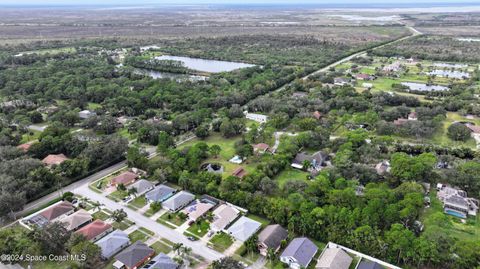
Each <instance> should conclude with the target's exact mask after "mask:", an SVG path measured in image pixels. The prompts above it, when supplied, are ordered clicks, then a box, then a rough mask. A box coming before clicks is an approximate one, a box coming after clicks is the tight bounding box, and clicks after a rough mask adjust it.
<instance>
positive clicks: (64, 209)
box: [40, 201, 75, 221]
mask: <svg viewBox="0 0 480 269" xmlns="http://www.w3.org/2000/svg"><path fill="white" fill-rule="evenodd" d="M74 210H75V208H74V207H73V205H72V203H70V202H66V201H61V202H58V203H57V204H55V205H53V206H51V207H48V208H47V209H45V210H44V211H42V212H41V213H40V215H42V216H43V217H45V218H46V219H47V220H48V221H52V220H54V219H56V218H58V217H60V216H63V215H69V214H72V213H73V211H74Z"/></svg>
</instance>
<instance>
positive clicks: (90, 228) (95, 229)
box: [75, 219, 113, 242]
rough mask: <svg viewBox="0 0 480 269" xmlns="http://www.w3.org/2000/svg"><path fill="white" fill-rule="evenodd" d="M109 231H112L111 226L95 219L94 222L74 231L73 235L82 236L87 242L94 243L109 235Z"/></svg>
mask: <svg viewBox="0 0 480 269" xmlns="http://www.w3.org/2000/svg"><path fill="white" fill-rule="evenodd" d="M111 231H113V227H112V225H110V224H108V223H105V222H103V221H102V220H99V219H97V220H95V221H94V222H92V223H90V224H88V225H87V226H85V227H83V228H81V229H80V230H78V231H76V232H75V233H77V234H82V235H83V236H85V238H87V240H90V241H92V242H95V241H97V240H98V239H100V238H102V237H104V236H105V235H107V234H108V233H110V232H111Z"/></svg>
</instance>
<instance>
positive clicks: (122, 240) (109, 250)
mask: <svg viewBox="0 0 480 269" xmlns="http://www.w3.org/2000/svg"><path fill="white" fill-rule="evenodd" d="M95 244H96V245H97V246H99V247H100V249H101V250H102V258H103V259H105V260H108V259H110V258H111V257H112V256H113V255H115V254H116V253H118V252H119V251H120V250H122V249H124V248H126V247H127V246H128V245H130V238H128V235H127V234H126V233H125V232H123V231H120V230H115V231H113V232H111V233H109V234H107V235H106V236H105V237H103V238H102V239H100V240H98V241H97V242H96V243H95Z"/></svg>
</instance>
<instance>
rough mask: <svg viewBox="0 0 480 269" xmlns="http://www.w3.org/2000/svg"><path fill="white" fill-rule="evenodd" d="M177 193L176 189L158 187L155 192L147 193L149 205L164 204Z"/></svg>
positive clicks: (163, 186)
mask: <svg viewBox="0 0 480 269" xmlns="http://www.w3.org/2000/svg"><path fill="white" fill-rule="evenodd" d="M175 192H176V190H175V189H174V188H170V187H168V186H166V185H163V184H162V185H159V186H156V187H155V188H154V189H153V190H151V191H149V192H147V194H145V198H146V199H147V201H148V202H149V203H152V202H160V203H161V202H163V201H165V200H167V199H168V198H170V197H172V196H173V194H174V193H175Z"/></svg>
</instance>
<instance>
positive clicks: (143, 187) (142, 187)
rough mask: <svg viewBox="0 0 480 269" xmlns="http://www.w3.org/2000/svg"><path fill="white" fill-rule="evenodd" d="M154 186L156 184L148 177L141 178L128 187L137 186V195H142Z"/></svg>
mask: <svg viewBox="0 0 480 269" xmlns="http://www.w3.org/2000/svg"><path fill="white" fill-rule="evenodd" d="M153 187H155V185H154V184H153V183H152V182H150V181H148V180H146V179H140V180H138V181H136V182H135V183H133V184H132V185H130V186H128V187H127V189H129V190H130V189H133V188H135V189H136V190H137V195H138V196H140V195H142V194H144V193H146V192H147V191H149V190H151V189H153Z"/></svg>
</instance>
